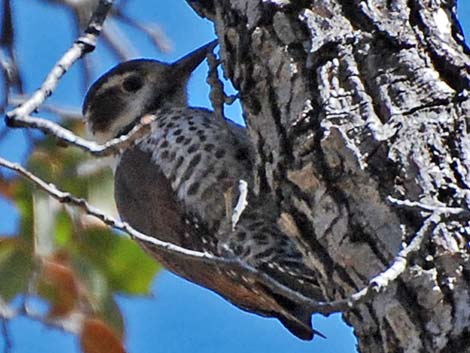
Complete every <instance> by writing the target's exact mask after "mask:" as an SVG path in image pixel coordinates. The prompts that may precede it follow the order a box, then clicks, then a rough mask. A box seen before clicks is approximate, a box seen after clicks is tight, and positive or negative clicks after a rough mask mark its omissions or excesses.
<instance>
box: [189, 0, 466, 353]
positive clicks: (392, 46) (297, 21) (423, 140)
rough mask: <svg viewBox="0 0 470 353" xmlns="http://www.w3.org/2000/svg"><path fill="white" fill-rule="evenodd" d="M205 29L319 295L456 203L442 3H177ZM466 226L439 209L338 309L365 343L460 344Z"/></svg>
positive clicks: (455, 133)
mask: <svg viewBox="0 0 470 353" xmlns="http://www.w3.org/2000/svg"><path fill="white" fill-rule="evenodd" d="M188 2H189V3H190V4H191V6H192V7H193V8H194V9H195V10H196V11H197V12H198V13H199V14H200V15H202V16H204V17H207V18H209V19H210V20H212V21H213V22H214V24H215V27H216V31H217V35H218V37H219V42H220V44H221V56H222V60H223V66H224V70H225V75H226V76H227V77H228V78H229V79H230V80H231V81H232V82H233V84H234V86H235V87H236V88H237V89H238V90H239V92H240V98H241V103H242V106H243V111H244V113H245V117H246V122H247V125H248V128H249V131H250V134H251V138H252V141H253V143H254V145H255V146H256V150H257V167H258V168H257V169H256V176H257V190H258V191H260V192H271V193H273V195H274V196H275V199H276V201H277V202H278V205H279V219H280V222H281V223H282V224H283V225H284V228H285V229H286V231H287V232H288V233H289V234H291V235H292V236H295V237H297V238H298V239H299V242H300V243H301V245H302V246H303V247H304V250H305V251H307V252H308V253H309V254H310V256H309V261H310V262H311V263H310V265H311V266H312V267H314V268H315V269H316V270H317V271H318V272H319V273H320V277H321V281H322V283H321V285H322V286H323V289H324V292H325V294H326V295H327V296H328V298H329V299H330V300H332V299H340V298H345V297H347V296H348V295H350V294H352V293H354V292H356V291H357V290H359V289H361V288H363V287H364V286H366V285H367V283H368V281H369V280H370V279H371V278H372V277H373V276H375V275H377V274H379V273H380V272H382V271H384V270H385V269H386V268H388V267H389V266H390V264H391V262H392V261H393V259H394V257H395V256H396V255H397V253H398V251H399V250H400V249H401V247H402V244H405V245H406V244H407V243H409V241H410V240H411V239H412V238H413V236H414V235H415V234H416V232H418V231H419V230H420V228H421V226H422V224H423V222H424V220H425V219H426V217H428V216H429V212H426V211H425V210H424V208H421V207H398V206H397V205H396V204H394V203H391V202H390V201H388V197H389V196H392V197H394V198H395V199H400V200H411V201H419V202H421V203H422V204H425V205H430V208H432V207H435V206H436V205H439V206H443V205H446V206H452V207H462V208H465V209H468V205H469V203H470V169H469V168H470V167H469V166H470V139H469V136H468V134H469V128H470V127H469V126H468V121H469V119H470V102H469V97H468V94H469V93H468V89H469V81H470V60H469V50H468V48H467V47H466V46H465V44H464V41H463V34H462V31H461V29H460V26H459V24H458V22H457V19H456V9H455V6H456V4H455V1H454V0H433V1H429V0H426V1H425V0H409V1H404V0H394V1H385V0H381V1H357V0H356V1H347V0H317V1H313V0H312V1H298V0H295V1H294V0H292V1H290V0H231V1H228V0H218V1H211V0H205V1H202V0H201V1H195V0H192V1H191V0H188ZM469 233H470V224H469V222H468V219H467V220H462V218H461V217H460V218H458V217H451V216H445V217H442V218H441V222H439V223H438V224H436V225H435V226H434V227H433V228H432V229H430V231H429V232H428V234H427V236H426V238H425V241H424V243H423V244H422V246H421V248H420V250H419V252H418V253H417V254H415V255H414V256H413V258H412V262H411V263H409V266H408V269H407V270H406V271H405V273H404V274H403V275H402V276H401V277H400V278H399V279H398V280H397V281H395V282H393V283H391V284H390V285H389V286H388V287H387V289H386V290H385V292H383V293H380V294H379V295H377V296H375V297H374V298H373V299H370V300H369V301H368V302H366V303H364V304H361V305H360V306H358V307H356V308H354V309H352V310H350V311H349V312H346V313H344V318H345V320H346V321H347V322H348V323H349V324H351V325H352V326H353V327H354V329H355V334H356V336H357V339H358V342H359V350H360V351H361V352H363V353H365V352H374V353H377V352H454V351H459V352H463V351H466V352H468V351H470V332H469V327H470V291H469V288H470V263H469V245H468V244H469V238H470V235H469Z"/></svg>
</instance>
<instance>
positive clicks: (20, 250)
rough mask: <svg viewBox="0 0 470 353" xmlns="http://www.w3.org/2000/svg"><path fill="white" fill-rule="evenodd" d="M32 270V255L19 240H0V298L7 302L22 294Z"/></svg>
mask: <svg viewBox="0 0 470 353" xmlns="http://www.w3.org/2000/svg"><path fill="white" fill-rule="evenodd" d="M31 270H32V253H31V250H30V249H29V247H28V246H27V244H26V243H25V242H24V241H22V240H21V239H20V238H7V239H0V279H1V280H0V296H1V297H2V298H3V299H4V300H6V301H9V300H11V299H13V298H14V297H15V296H16V295H17V294H20V293H22V292H24V291H25V290H26V288H27V286H28V281H29V277H30V274H31Z"/></svg>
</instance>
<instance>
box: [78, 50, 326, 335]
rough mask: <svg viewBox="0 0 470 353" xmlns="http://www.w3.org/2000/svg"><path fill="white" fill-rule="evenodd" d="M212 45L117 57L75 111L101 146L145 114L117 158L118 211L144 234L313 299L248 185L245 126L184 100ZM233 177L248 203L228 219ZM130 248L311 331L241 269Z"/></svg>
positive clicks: (298, 264)
mask: <svg viewBox="0 0 470 353" xmlns="http://www.w3.org/2000/svg"><path fill="white" fill-rule="evenodd" d="M215 45H216V42H211V43H209V44H206V45H205V46H202V47H200V48H199V49H196V50H195V51H193V52H192V53H190V54H188V55H186V56H184V57H183V58H181V59H180V60H178V61H176V62H174V63H172V64H167V63H163V62H160V61H156V60H149V59H137V60H131V61H127V62H124V63H121V64H119V65H117V66H116V67H114V68H113V69H111V70H110V71H108V72H107V73H105V74H104V75H103V76H101V77H100V78H99V79H98V80H97V81H96V82H95V83H94V84H93V85H92V86H91V88H90V89H89V91H88V93H87V94H86V97H85V100H84V103H83V115H84V117H85V120H86V123H87V125H88V129H89V130H90V131H91V134H92V135H93V136H94V138H95V139H96V140H97V141H98V142H101V143H102V142H105V141H107V140H110V139H112V138H115V137H118V136H121V135H123V134H126V133H127V132H129V131H130V130H131V129H132V127H134V126H135V125H136V124H137V123H138V122H139V121H140V119H141V118H142V117H143V116H144V115H148V114H151V115H153V116H155V120H154V121H153V122H152V123H151V131H150V132H149V133H148V134H147V135H145V136H143V137H141V138H140V139H139V140H137V141H136V142H135V143H134V145H132V146H130V147H128V148H126V149H125V150H124V151H122V153H121V154H120V156H119V162H118V164H117V168H116V170H115V200H116V204H117V208H118V211H119V214H120V216H121V218H122V219H123V220H124V221H126V222H128V223H129V224H130V225H131V226H132V227H134V228H135V229H137V230H138V231H140V232H142V233H144V234H146V235H149V236H151V237H155V238H158V239H160V240H163V241H167V242H170V243H173V244H176V245H179V246H182V247H184V248H187V249H191V250H196V251H200V252H205V253H209V254H212V255H215V256H218V257H224V258H232V259H233V258H236V259H238V260H240V262H241V263H244V264H247V265H249V266H251V267H252V268H255V269H256V271H259V272H260V273H263V274H264V275H267V276H269V277H270V278H272V279H274V280H275V281H277V282H278V283H281V284H282V285H284V286H287V287H288V288H290V289H292V290H294V291H298V292H299V293H301V294H302V295H304V296H308V297H309V298H312V299H314V300H323V299H324V296H323V294H322V291H321V289H320V287H319V286H318V283H317V279H316V275H315V272H314V271H312V270H311V269H310V268H308V267H307V266H306V265H305V261H304V258H303V255H302V253H301V252H300V251H299V249H298V247H297V245H296V243H295V241H294V240H293V239H291V238H290V237H289V236H287V235H286V234H284V233H283V232H282V231H281V230H280V228H279V226H278V225H277V223H276V216H275V214H276V212H275V210H274V209H272V208H271V205H272V204H273V202H271V201H269V199H268V197H267V196H263V195H255V194H254V193H253V191H252V190H251V188H250V187H251V186H252V185H253V165H254V151H253V147H252V145H251V143H250V140H249V137H248V134H247V132H246V129H245V128H243V127H241V126H239V125H237V124H235V123H233V122H231V121H230V120H225V119H224V118H221V117H220V116H218V115H216V114H214V113H213V112H211V111H209V110H207V109H202V108H194V107H190V106H188V101H187V93H186V90H187V83H188V79H189V77H190V75H191V73H192V72H193V70H194V69H195V68H196V67H197V66H199V64H200V63H201V62H202V61H203V60H204V59H205V57H206V55H207V53H208V52H209V51H212V50H213V48H214V47H215ZM241 180H243V181H245V182H246V183H247V185H248V205H247V206H246V208H245V209H244V210H243V212H242V213H241V215H240V219H239V220H238V222H236V224H234V223H233V221H231V218H230V217H229V216H230V213H231V212H230V211H229V210H233V208H234V207H235V206H236V202H237V199H238V196H240V195H239V194H238V190H239V189H238V185H239V182H240V181H241ZM140 245H141V246H142V247H143V248H144V249H145V250H146V251H147V252H148V253H149V254H151V256H153V257H154V258H155V259H156V260H157V261H159V262H160V263H161V264H162V265H163V266H165V267H166V268H167V269H168V270H170V271H172V272H174V273H175V274H177V275H179V276H181V277H183V278H185V279H187V280H189V281H192V282H194V283H196V284H199V285H201V286H203V287H206V288H208V289H210V290H212V291H214V292H216V293H218V294H219V295H221V296H222V297H223V298H225V299H226V300H228V301H229V302H231V303H233V304H234V305H236V306H237V307H239V308H241V309H243V310H246V311H249V312H252V313H256V314H258V315H262V316H267V317H275V318H277V319H279V320H280V321H281V323H282V324H283V325H284V326H285V327H286V328H287V329H288V330H290V331H291V332H292V333H293V334H294V335H296V336H297V337H299V338H301V339H304V340H310V339H312V338H313V336H314V333H317V334H320V333H318V332H317V331H315V330H313V328H312V323H311V316H312V312H311V311H309V310H308V309H306V308H304V307H303V306H302V304H300V303H297V302H295V301H293V300H292V299H288V298H286V297H284V296H283V295H282V294H279V293H275V292H274V291H273V290H272V289H270V288H268V287H267V286H266V285H264V284H263V283H262V282H260V281H259V280H257V278H256V277H254V276H252V275H250V274H249V273H246V271H244V269H243V267H242V266H236V265H233V264H232V265H230V266H229V265H227V266H224V265H220V264H219V265H217V264H208V263H201V262H194V261H192V260H188V259H187V258H185V257H184V256H181V257H180V256H177V255H174V254H172V255H169V254H168V253H165V252H163V251H161V250H159V249H157V248H155V247H152V245H151V244H149V243H144V242H141V244H140ZM320 335H321V334H320Z"/></svg>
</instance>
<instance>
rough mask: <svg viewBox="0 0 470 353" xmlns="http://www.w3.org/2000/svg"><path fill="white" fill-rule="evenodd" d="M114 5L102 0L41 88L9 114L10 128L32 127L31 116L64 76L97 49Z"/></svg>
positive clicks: (111, 1) (8, 123)
mask: <svg viewBox="0 0 470 353" xmlns="http://www.w3.org/2000/svg"><path fill="white" fill-rule="evenodd" d="M112 4H113V0H100V2H99V4H98V7H97V8H96V10H95V12H94V13H93V15H92V17H91V20H90V23H89V24H88V26H87V28H86V29H85V31H84V33H83V35H82V36H80V37H79V38H78V39H77V40H76V41H75V43H74V44H73V45H72V47H71V48H70V49H69V50H67V52H65V54H64V55H63V56H62V58H60V60H59V61H58V62H57V63H56V64H55V65H54V67H53V68H52V70H51V71H50V72H49V74H48V75H47V77H46V79H45V80H44V82H43V84H42V85H41V87H40V88H39V89H38V90H37V91H36V92H35V93H34V94H33V95H32V96H31V97H30V98H29V99H28V100H27V101H26V102H25V103H23V104H22V105H20V106H19V107H17V108H16V109H14V110H12V111H10V112H8V114H7V115H6V117H5V122H6V124H7V125H8V126H10V127H30V124H31V122H30V121H31V117H30V115H31V114H32V113H33V112H34V111H35V110H36V109H37V108H38V107H39V106H40V105H41V104H42V103H43V102H44V101H45V100H46V98H47V97H49V96H50V95H51V94H52V92H53V91H54V90H55V88H56V87H57V84H58V82H59V80H60V79H61V78H62V76H64V74H65V73H66V72H67V71H68V70H69V69H70V67H71V66H72V65H73V64H74V63H75V62H76V61H77V60H78V59H79V58H81V57H82V56H83V55H85V54H86V53H89V52H91V51H93V50H94V49H95V46H96V41H97V38H98V35H99V34H100V32H101V29H102V26H103V22H104V20H105V19H106V16H107V14H108V12H109V10H110V9H111V6H112Z"/></svg>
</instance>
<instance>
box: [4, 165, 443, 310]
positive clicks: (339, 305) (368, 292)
mask: <svg viewBox="0 0 470 353" xmlns="http://www.w3.org/2000/svg"><path fill="white" fill-rule="evenodd" d="M0 165H1V166H4V167H5V168H8V169H10V170H13V171H15V172H17V173H19V174H20V175H22V176H23V177H25V178H26V179H27V180H29V181H30V182H32V183H34V184H35V185H36V186H38V187H39V188H41V189H42V190H43V191H45V192H47V193H48V194H49V195H50V196H52V197H53V198H55V199H56V200H58V201H59V202H61V203H67V204H70V205H72V206H75V207H78V208H80V209H82V210H83V211H84V212H86V213H87V214H88V215H91V216H93V217H95V218H98V219H100V220H101V221H102V222H104V223H105V224H106V225H108V226H110V227H112V228H114V229H116V230H120V231H122V232H124V233H126V234H128V235H129V236H130V237H131V238H132V239H134V240H139V241H141V242H145V243H148V244H149V245H151V246H153V247H155V248H157V249H158V250H160V251H162V252H166V253H168V254H172V255H177V256H182V257H185V258H186V259H188V260H192V261H198V262H202V263H205V264H209V265H222V266H224V267H233V268H236V269H242V271H244V272H245V273H246V274H249V275H250V276H252V277H254V278H256V279H257V280H259V281H260V282H261V283H263V284H264V285H265V286H267V287H268V288H269V289H271V290H273V291H274V292H275V293H278V294H279V295H282V296H285V297H286V298H288V299H290V300H293V301H295V302H297V303H302V305H304V306H305V307H306V308H308V309H309V310H311V311H312V312H313V313H321V314H323V315H329V314H331V313H334V312H344V311H347V310H349V309H351V308H353V307H355V306H357V305H358V304H360V303H363V302H364V301H365V300H366V299H368V298H370V297H371V296H372V295H374V294H376V293H379V292H381V291H383V290H384V289H385V288H386V287H387V286H388V285H389V284H390V283H391V282H393V281H394V280H396V279H397V278H398V277H399V276H400V275H401V274H402V273H403V272H404V271H405V270H406V269H407V264H408V261H409V258H410V256H411V254H413V253H414V252H416V251H418V250H419V248H420V246H421V243H422V241H423V239H424V238H425V236H426V235H427V234H429V233H430V232H431V231H432V229H433V227H432V226H433V225H436V224H438V223H439V221H440V219H441V216H442V212H439V211H435V212H433V213H432V214H431V216H429V217H428V218H426V220H425V221H424V222H423V225H422V226H421V228H420V230H419V231H418V232H417V233H416V235H415V237H414V238H413V240H412V241H411V242H410V244H409V245H408V246H406V247H405V248H404V249H402V250H401V251H400V252H399V253H398V255H397V256H396V257H395V259H394V261H393V262H392V264H391V265H390V267H389V268H387V269H386V270H385V271H383V272H382V273H380V274H379V275H377V276H376V277H374V278H372V279H371V280H370V281H369V284H368V286H367V287H365V288H363V289H362V290H360V291H358V292H356V293H355V294H353V295H351V296H350V297H348V298H346V299H341V300H337V301H331V302H319V301H316V300H313V299H311V298H308V297H305V296H304V295H302V294H300V293H298V292H296V291H293V290H292V289H290V288H289V287H286V286H284V285H282V284H280V283H279V282H277V281H275V280H274V279H273V278H271V277H270V276H268V275H266V274H264V273H260V272H259V271H258V270H257V269H256V268H254V267H251V266H249V265H248V264H246V263H244V262H242V261H240V260H239V259H237V258H222V257H218V256H213V255H211V254H208V253H203V252H199V251H194V250H191V249H186V248H183V247H181V246H178V245H175V244H172V243H169V242H165V241H162V240H159V239H157V238H154V237H150V236H148V235H145V234H143V233H141V232H139V231H137V230H135V229H134V228H132V227H131V226H130V225H129V224H127V223H125V222H121V221H118V220H116V219H115V218H113V217H111V216H109V215H106V214H105V213H103V212H101V211H100V210H99V209H97V208H96V207H93V206H92V205H90V204H88V202H87V201H86V200H84V199H81V198H77V197H75V196H73V195H71V194H70V193H68V192H64V191H61V190H59V189H58V188H57V187H56V186H55V185H54V184H51V183H47V182H45V181H44V180H42V179H40V178H39V177H37V176H36V175H34V174H32V173H31V172H29V171H27V170H26V169H24V168H23V167H21V166H20V165H18V164H16V163H11V162H9V161H7V160H5V159H3V158H1V157H0Z"/></svg>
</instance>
